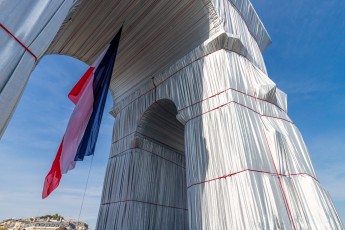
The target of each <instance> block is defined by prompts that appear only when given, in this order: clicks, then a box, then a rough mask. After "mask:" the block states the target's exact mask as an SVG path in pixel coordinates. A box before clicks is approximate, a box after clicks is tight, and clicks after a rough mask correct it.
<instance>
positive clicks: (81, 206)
mask: <svg viewBox="0 0 345 230" xmlns="http://www.w3.org/2000/svg"><path fill="white" fill-rule="evenodd" d="M93 157H94V154H93V155H92V157H91V163H90V167H89V172H88V174H87V178H86V184H85V189H84V194H83V199H82V201H81V205H80V210H79V215H78V221H77V226H76V228H77V229H78V225H79V220H80V215H81V211H82V210H83V206H84V199H85V194H86V189H87V185H88V184H89V178H90V172H91V168H92V163H93Z"/></svg>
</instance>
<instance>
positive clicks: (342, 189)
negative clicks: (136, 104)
mask: <svg viewBox="0 0 345 230" xmlns="http://www.w3.org/2000/svg"><path fill="white" fill-rule="evenodd" d="M252 2H253V4H254V6H255V8H256V10H257V12H258V14H259V15H260V17H261V19H262V21H263V22H264V25H265V27H266V29H267V30H268V32H269V34H270V36H271V38H272V40H273V43H272V45H271V46H270V47H269V48H268V49H267V50H266V52H265V54H264V57H265V61H266V65H267V69H268V73H269V77H270V78H271V79H272V80H273V81H275V82H276V83H277V85H278V87H279V88H280V89H282V90H283V91H285V92H286V93H287V94H288V105H289V115H290V117H291V118H292V119H293V121H294V122H295V123H296V124H297V126H298V127H299V128H300V130H301V132H302V134H303V137H304V140H305V142H306V144H307V147H308V149H309V152H310V156H311V158H312V161H313V163H314V167H315V170H316V173H317V175H318V177H319V179H320V181H321V184H322V186H323V187H325V188H326V189H327V190H328V191H329V193H330V194H331V197H332V199H333V201H334V203H335V205H336V207H337V210H338V213H339V215H340V216H341V218H342V220H343V221H345V145H344V142H345V139H344V137H345V129H344V128H345V120H344V117H345V76H344V75H345V58H344V55H345V40H344V37H345V12H344V9H345V1H343V0H328V1H313V0H304V1H300V0H291V1H277V0H253V1H252ZM86 69H87V66H86V65H85V64H84V63H82V62H80V61H78V60H75V59H72V58H69V57H63V56H57V55H50V56H46V57H44V58H43V59H42V60H41V61H40V63H39V64H38V66H37V67H36V69H35V70H34V72H33V73H32V75H31V78H30V81H29V83H28V86H27V88H26V90H25V93H24V95H23V97H22V100H21V102H20V103H19V105H18V107H17V110H16V113H15V114H14V116H13V119H12V121H11V123H10V124H9V126H8V128H7V130H6V132H5V134H4V136H3V138H2V139H1V141H0V159H1V161H0V168H1V172H2V173H1V174H0V184H1V189H0V204H1V206H0V219H4V218H8V217H17V218H21V217H30V216H36V215H43V214H47V213H56V212H57V213H59V214H61V215H63V216H65V217H67V218H75V219H76V218H78V214H79V210H80V205H81V199H82V195H83V192H84V187H85V183H86V177H87V173H88V170H89V167H90V163H91V158H90V157H87V158H86V159H85V160H84V162H82V163H78V165H77V167H76V169H75V170H72V171H70V172H69V173H68V174H67V175H64V177H63V179H62V181H61V184H60V186H59V188H58V189H57V190H56V191H55V192H53V194H52V195H51V196H50V197H48V198H47V199H46V200H43V201H42V200H41V198H40V197H41V190H42V185H43V181H44V177H45V175H46V173H47V172H48V171H49V169H50V166H51V163H52V161H53V159H54V156H55V153H56V150H57V148H58V145H59V143H60V141H61V137H62V136H63V133H64V131H65V127H66V125H67V122H68V119H69V115H70V114H71V112H72V110H73V107H74V106H73V104H72V103H71V102H70V101H69V100H68V99H67V94H68V92H69V91H70V89H71V88H72V87H73V85H74V84H75V83H76V82H77V81H78V79H79V78H80V77H81V76H82V74H83V73H84V71H85V70H86ZM110 108H111V98H110V97H108V100H107V104H106V111H105V113H104V117H103V122H102V126H101V131H100V136H99V141H98V143H97V147H96V154H95V156H94V160H93V165H92V169H91V176H90V181H89V185H88V189H87V192H86V198H85V202H84V208H83V211H82V213H81V220H84V221H87V222H88V223H90V225H91V226H94V225H95V222H96V219H97V214H98V206H99V203H100V196H101V191H102V184H103V179H104V174H105V169H106V163H107V158H108V154H109V149H110V143H111V133H112V126H113V122H114V120H113V118H112V117H111V116H110V115H109V114H108V113H107V112H108V111H109V110H110Z"/></svg>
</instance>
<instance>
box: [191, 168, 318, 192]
mask: <svg viewBox="0 0 345 230" xmlns="http://www.w3.org/2000/svg"><path fill="white" fill-rule="evenodd" d="M242 172H257V173H264V174H271V175H276V173H275V172H267V171H262V170H256V169H243V170H241V171H238V172H234V173H230V174H227V175H224V176H220V177H216V178H213V179H209V180H205V181H201V182H197V183H194V184H191V185H189V186H188V187H187V189H189V188H191V187H193V186H195V185H200V184H205V183H208V182H211V181H215V180H220V179H225V178H227V177H232V176H234V175H236V174H240V173H242ZM279 175H280V176H284V177H291V176H298V175H306V176H309V177H311V178H313V179H314V180H316V181H318V180H317V179H316V178H315V177H313V176H312V175H310V174H308V173H304V172H300V173H292V174H279Z"/></svg>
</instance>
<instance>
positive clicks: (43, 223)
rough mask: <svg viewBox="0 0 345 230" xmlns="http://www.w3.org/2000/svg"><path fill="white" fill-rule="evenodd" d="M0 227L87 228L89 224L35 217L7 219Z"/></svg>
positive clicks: (34, 229)
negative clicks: (30, 218) (33, 218)
mask: <svg viewBox="0 0 345 230" xmlns="http://www.w3.org/2000/svg"><path fill="white" fill-rule="evenodd" d="M0 229H5V230H49V229H50V230H89V226H88V225H87V224H86V223H84V222H81V221H79V224H78V225H77V221H74V220H68V221H66V220H60V221H57V220H49V219H36V220H32V221H30V220H16V219H7V220H4V221H2V222H0Z"/></svg>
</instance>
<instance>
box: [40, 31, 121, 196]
mask: <svg viewBox="0 0 345 230" xmlns="http://www.w3.org/2000/svg"><path fill="white" fill-rule="evenodd" d="M121 30H122V28H121V29H120V31H119V32H118V33H117V34H116V36H115V37H114V39H113V40H112V41H111V43H110V44H109V45H108V46H107V48H106V49H105V50H104V51H103V52H102V54H101V55H100V56H99V57H98V58H97V60H96V61H95V62H94V63H93V64H92V65H91V66H90V68H89V69H88V70H87V71H86V72H85V74H84V75H83V76H82V78H81V79H80V80H79V81H78V83H77V84H76V85H75V86H74V87H73V89H72V90H71V92H70V93H69V94H68V97H69V99H70V100H71V101H72V102H73V103H74V104H75V108H74V110H73V112H72V115H71V118H70V120H69V122H68V125H67V128H66V131H65V135H64V137H63V138H62V141H61V144H60V147H59V149H58V151H57V153H56V156H55V159H54V161H53V164H52V167H51V169H50V171H49V173H48V175H47V176H46V178H45V181H44V186H43V192H42V199H44V198H46V197H47V196H49V194H50V193H51V192H52V191H53V190H54V189H56V188H57V187H58V185H59V183H60V180H61V177H62V174H65V173H67V172H68V171H69V170H71V169H73V168H74V167H75V165H76V161H81V160H83V159H84V156H90V155H93V154H94V151H95V146H96V142H97V137H98V132H99V127H100V124H101V120H102V116H103V111H104V105H105V101H106V98H107V94H108V90H109V84H110V80H111V75H112V72H113V68H114V65H115V58H116V53H117V48H118V45H119V41H120V36H121Z"/></svg>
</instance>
